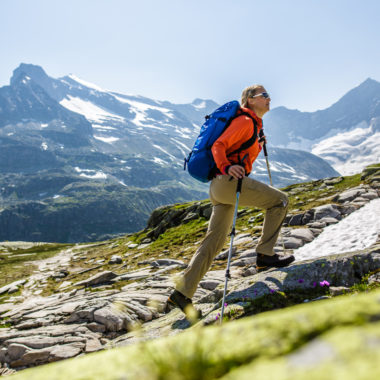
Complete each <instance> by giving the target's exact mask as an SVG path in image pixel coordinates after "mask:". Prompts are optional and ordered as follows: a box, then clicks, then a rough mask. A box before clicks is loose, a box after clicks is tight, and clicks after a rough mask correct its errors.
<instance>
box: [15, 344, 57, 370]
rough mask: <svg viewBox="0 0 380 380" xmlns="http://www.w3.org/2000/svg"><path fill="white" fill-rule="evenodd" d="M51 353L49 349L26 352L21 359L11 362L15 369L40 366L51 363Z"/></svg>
mask: <svg viewBox="0 0 380 380" xmlns="http://www.w3.org/2000/svg"><path fill="white" fill-rule="evenodd" d="M49 356H50V351H49V350H48V349H46V348H45V349H42V350H30V351H27V352H25V354H24V355H22V356H21V357H20V358H19V359H17V360H14V361H11V363H10V364H11V366H12V367H13V368H18V367H24V366H29V365H38V364H43V363H48V362H49Z"/></svg>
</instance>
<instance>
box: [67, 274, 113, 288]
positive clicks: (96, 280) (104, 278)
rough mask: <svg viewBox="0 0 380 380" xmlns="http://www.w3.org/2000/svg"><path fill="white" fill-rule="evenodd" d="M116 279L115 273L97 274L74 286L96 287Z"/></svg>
mask: <svg viewBox="0 0 380 380" xmlns="http://www.w3.org/2000/svg"><path fill="white" fill-rule="evenodd" d="M115 277H117V275H116V274H115V273H113V272H111V271H104V272H101V273H97V274H96V275H94V276H92V277H90V278H88V279H87V280H83V281H79V282H77V283H76V284H74V285H75V286H80V285H84V286H94V285H99V284H104V283H107V282H109V281H111V280H112V279H114V278H115Z"/></svg>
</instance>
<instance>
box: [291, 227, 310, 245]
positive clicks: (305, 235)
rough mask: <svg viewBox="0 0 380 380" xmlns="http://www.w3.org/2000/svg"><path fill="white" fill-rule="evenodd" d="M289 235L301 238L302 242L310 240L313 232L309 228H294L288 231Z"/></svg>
mask: <svg viewBox="0 0 380 380" xmlns="http://www.w3.org/2000/svg"><path fill="white" fill-rule="evenodd" d="M290 236H291V237H295V238H297V239H301V240H302V241H304V242H311V241H312V240H314V234H313V233H312V232H311V231H310V229H309V228H295V229H293V230H292V231H291V232H290Z"/></svg>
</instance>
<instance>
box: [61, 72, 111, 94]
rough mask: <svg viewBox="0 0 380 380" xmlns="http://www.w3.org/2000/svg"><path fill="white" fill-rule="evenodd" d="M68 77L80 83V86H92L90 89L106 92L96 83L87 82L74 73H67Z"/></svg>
mask: <svg viewBox="0 0 380 380" xmlns="http://www.w3.org/2000/svg"><path fill="white" fill-rule="evenodd" d="M68 77H69V78H70V79H72V80H73V81H75V82H78V83H79V84H81V85H82V86H85V87H87V88H92V89H94V90H96V91H101V92H106V91H105V90H103V89H102V88H100V87H99V86H97V85H96V84H94V83H90V82H87V81H85V80H83V79H80V78H78V77H77V76H76V75H73V74H69V75H68Z"/></svg>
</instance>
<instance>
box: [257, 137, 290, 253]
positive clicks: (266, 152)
mask: <svg viewBox="0 0 380 380" xmlns="http://www.w3.org/2000/svg"><path fill="white" fill-rule="evenodd" d="M263 136H264V131H263V130H261V131H260V139H261V138H263ZM259 141H260V140H259ZM263 149H264V156H265V161H266V162H267V169H268V176H269V183H270V185H271V186H272V187H273V182H272V175H271V172H270V168H269V160H268V151H267V143H266V141H265V140H264V145H263ZM280 237H281V243H282V249H283V250H284V252H285V243H284V237H283V236H282V233H281V230H280Z"/></svg>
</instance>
